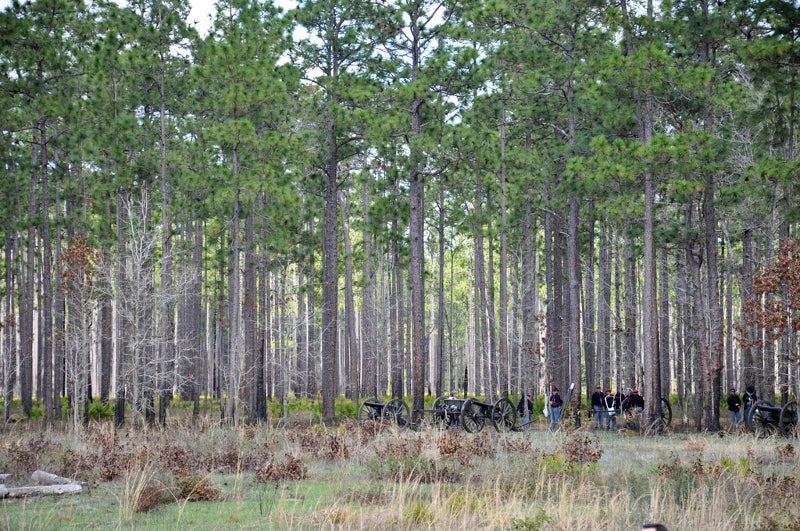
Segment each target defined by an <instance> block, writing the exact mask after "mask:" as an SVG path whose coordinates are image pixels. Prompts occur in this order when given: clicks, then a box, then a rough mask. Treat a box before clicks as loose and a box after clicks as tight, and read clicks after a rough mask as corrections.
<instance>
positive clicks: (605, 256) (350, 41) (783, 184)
mask: <svg viewBox="0 0 800 531" xmlns="http://www.w3.org/2000/svg"><path fill="white" fill-rule="evenodd" d="M189 10H190V4H189V2H188V0H129V1H128V2H127V3H125V2H120V3H117V2H115V1H112V0H30V1H26V2H22V1H20V0H13V2H12V3H11V4H10V5H9V6H8V7H6V8H5V9H4V10H3V11H2V12H0V169H2V173H3V175H2V178H0V227H2V244H0V245H2V249H1V250H0V293H1V294H2V300H1V301H0V375H2V393H3V406H4V412H5V417H6V421H8V419H9V415H10V411H11V410H12V404H14V403H18V404H20V408H21V411H22V414H23V415H24V416H26V417H31V416H32V415H41V416H42V418H43V419H44V422H45V424H46V425H48V426H52V425H53V424H54V423H55V422H57V421H62V420H66V419H70V422H72V423H74V424H75V425H76V426H80V425H82V424H84V423H86V422H87V421H88V418H89V409H90V404H92V403H94V402H95V401H98V400H99V401H100V402H102V403H103V404H112V405H114V406H115V409H114V411H115V413H114V415H115V416H114V421H115V423H116V424H117V425H118V426H120V425H123V424H129V425H131V426H145V425H148V424H150V425H154V426H156V425H160V426H166V425H167V424H168V423H169V418H168V415H167V412H168V406H169V404H170V402H171V401H174V400H181V401H185V402H187V403H190V404H193V407H194V408H195V409H197V408H199V407H200V404H201V403H202V402H203V401H204V400H209V399H213V400H215V401H218V403H219V406H218V412H219V415H220V416H221V418H222V419H223V420H224V421H226V422H232V423H239V422H250V421H253V422H257V421H263V420H265V419H266V418H267V405H268V403H273V402H275V401H277V402H278V403H281V404H284V405H285V404H288V403H290V402H291V401H293V400H297V399H300V398H313V399H318V400H319V401H320V402H321V404H322V417H323V418H333V417H335V415H336V411H335V408H334V405H335V400H336V399H337V398H340V397H343V398H345V399H349V400H351V401H353V402H356V403H358V402H359V401H361V400H363V398H365V397H407V398H408V400H409V401H410V403H411V404H412V407H411V410H412V411H413V412H414V414H415V415H417V414H420V413H421V412H422V410H423V409H424V408H425V398H426V397H436V396H442V395H443V394H445V393H450V392H453V391H455V392H457V393H460V394H464V395H471V396H483V397H486V399H487V400H490V401H491V400H497V399H499V398H502V397H509V396H510V397H519V396H520V394H521V393H523V392H529V393H531V394H532V395H533V396H535V397H541V396H542V395H547V394H549V392H550V389H551V388H552V387H554V386H557V387H560V388H561V389H562V392H563V391H564V390H565V389H566V388H567V387H568V386H569V385H570V383H575V394H574V397H575V398H576V399H579V400H580V401H581V402H584V403H585V402H586V400H587V398H588V396H589V395H591V394H592V391H593V390H594V389H595V386H596V385H601V386H602V387H603V388H605V387H611V388H613V389H615V390H616V389H625V388H628V387H631V388H638V389H639V390H641V393H642V395H643V396H644V397H646V398H651V397H661V396H672V397H675V398H674V399H675V400H676V401H677V403H679V404H680V405H681V406H682V408H683V409H682V411H685V412H686V413H685V415H686V419H687V420H686V422H688V423H689V424H690V425H691V427H692V429H696V430H699V431H703V430H718V429H720V420H721V419H720V415H721V413H720V412H721V410H722V409H723V408H724V404H723V403H724V400H725V396H726V394H727V392H728V389H729V388H735V389H737V390H739V391H740V392H741V391H743V390H744V389H745V387H748V386H753V388H754V389H755V390H756V391H757V393H758V396H759V398H760V399H764V400H767V401H769V402H771V403H774V404H786V403H787V402H788V401H791V400H793V399H794V398H795V397H796V396H797V392H798V375H800V370H799V369H800V366H799V364H798V359H800V358H799V357H798V356H800V353H799V352H798V330H800V239H798V238H800V235H798V222H799V221H800V203H799V202H798V199H800V197H799V196H798V194H800V157H798V151H799V149H798V147H799V146H798V143H799V142H798V128H800V3H798V1H797V0H725V1H721V0H720V1H713V2H712V1H710V0H697V1H689V0H663V1H659V0H615V1H607V0H525V1H523V0H518V1H514V0H474V1H464V0H347V1H342V0H317V1H314V0H300V1H299V2H297V3H296V4H294V3H293V4H292V5H286V4H285V3H282V2H277V3H276V2H273V1H272V0H217V2H216V4H215V6H214V15H213V16H212V17H211V20H209V21H208V24H209V25H208V28H207V29H203V30H202V31H200V30H198V28H197V26H196V24H195V21H192V20H191V19H190V17H189ZM215 403H216V402H215ZM62 404H66V407H62ZM658 414H659V413H658V401H657V400H648V401H647V409H646V411H645V417H644V418H645V419H649V420H647V422H653V421H654V419H655V418H656V416H657V415H658Z"/></svg>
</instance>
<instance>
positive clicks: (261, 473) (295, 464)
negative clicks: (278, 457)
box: [256, 454, 308, 483]
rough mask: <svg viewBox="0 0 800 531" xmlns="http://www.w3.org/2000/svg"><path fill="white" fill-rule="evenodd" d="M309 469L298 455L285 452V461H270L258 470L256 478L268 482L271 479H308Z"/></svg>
mask: <svg viewBox="0 0 800 531" xmlns="http://www.w3.org/2000/svg"><path fill="white" fill-rule="evenodd" d="M307 477H308V469H307V468H306V467H305V465H304V464H303V462H302V461H301V460H300V458H298V457H294V456H293V455H291V454H285V455H284V456H283V461H268V462H267V463H266V464H265V465H264V466H263V467H261V468H259V469H258V470H257V471H256V480H258V481H260V482H261V483H266V482H267V481H270V480H275V481H278V480H286V479H306V478H307Z"/></svg>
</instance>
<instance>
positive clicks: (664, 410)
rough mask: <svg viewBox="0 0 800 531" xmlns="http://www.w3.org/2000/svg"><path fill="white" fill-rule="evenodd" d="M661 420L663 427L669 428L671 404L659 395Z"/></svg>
mask: <svg viewBox="0 0 800 531" xmlns="http://www.w3.org/2000/svg"><path fill="white" fill-rule="evenodd" d="M661 422H662V424H663V427H664V428H669V425H670V424H671V423H672V406H670V405H669V400H667V399H666V398H664V397H661Z"/></svg>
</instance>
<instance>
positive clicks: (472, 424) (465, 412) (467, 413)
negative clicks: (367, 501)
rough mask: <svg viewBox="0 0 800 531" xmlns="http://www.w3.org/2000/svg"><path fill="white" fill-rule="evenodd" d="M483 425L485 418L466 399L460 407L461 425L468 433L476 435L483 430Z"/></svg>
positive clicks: (478, 409) (471, 401)
mask: <svg viewBox="0 0 800 531" xmlns="http://www.w3.org/2000/svg"><path fill="white" fill-rule="evenodd" d="M484 423H486V417H485V416H484V415H483V413H482V412H481V411H480V408H479V407H478V405H477V404H476V403H475V402H474V401H473V400H472V399H471V398H468V399H467V400H466V401H465V402H464V405H463V406H461V425H462V426H464V429H465V430H467V432H469V433H478V432H479V431H481V430H482V429H483V425H484Z"/></svg>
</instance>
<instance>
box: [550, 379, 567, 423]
mask: <svg viewBox="0 0 800 531" xmlns="http://www.w3.org/2000/svg"><path fill="white" fill-rule="evenodd" d="M563 405H564V401H563V400H561V395H559V394H558V387H553V392H552V393H551V394H550V431H556V430H557V429H558V419H559V418H561V408H562V407H563Z"/></svg>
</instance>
